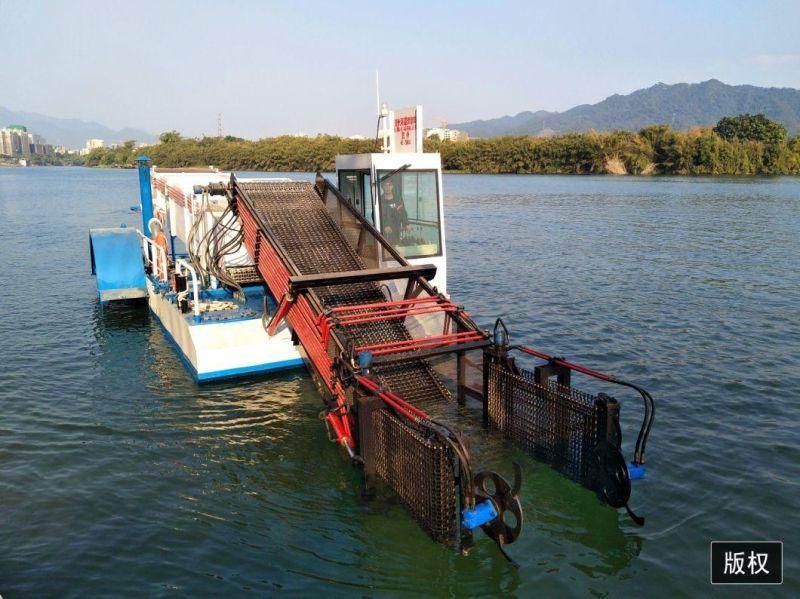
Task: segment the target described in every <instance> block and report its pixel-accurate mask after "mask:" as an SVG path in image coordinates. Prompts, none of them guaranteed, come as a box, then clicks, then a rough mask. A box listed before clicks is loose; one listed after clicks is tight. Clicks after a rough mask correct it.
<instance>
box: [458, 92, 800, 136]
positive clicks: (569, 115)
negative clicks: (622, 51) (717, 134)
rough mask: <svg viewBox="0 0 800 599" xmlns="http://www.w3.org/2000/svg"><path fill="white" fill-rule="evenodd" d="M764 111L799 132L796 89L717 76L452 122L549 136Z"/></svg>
mask: <svg viewBox="0 0 800 599" xmlns="http://www.w3.org/2000/svg"><path fill="white" fill-rule="evenodd" d="M744 112H749V113H751V114H758V113H764V114H765V115H766V116H767V117H769V118H771V119H774V120H776V121H779V122H781V123H783V124H784V125H785V126H786V128H787V129H788V130H789V134H790V135H797V134H800V90H796V89H791V88H778V87H756V86H754V85H726V84H725V83H722V82H721V81H717V80H716V79H710V80H708V81H704V82H702V83H678V84H675V85H666V84H664V83H657V84H656V85H654V86H652V87H648V88H647V89H640V90H638V91H635V92H633V93H631V94H628V95H627V96H621V95H618V94H615V95H613V96H610V97H608V98H606V99H605V100H603V101H602V102H598V103H597V104H582V105H580V106H576V107H575V108H571V109H569V110H567V111H565V112H547V111H545V110H540V111H538V112H520V113H519V114H518V115H516V116H504V117H500V118H496V119H489V120H485V121H470V122H468V123H451V124H448V127H449V128H451V129H459V130H461V131H466V132H467V133H468V134H469V135H470V136H471V137H496V136H498V135H552V134H554V133H555V134H558V133H569V132H572V131H586V130H588V129H595V130H597V131H612V130H615V129H624V130H629V131H636V130H639V129H641V128H642V127H646V126H647V125H653V124H659V123H666V124H668V125H672V127H673V128H675V129H688V128H690V127H694V126H698V125H699V126H706V125H715V124H716V123H717V121H718V120H719V119H720V118H722V117H723V116H729V115H736V114H741V113H744Z"/></svg>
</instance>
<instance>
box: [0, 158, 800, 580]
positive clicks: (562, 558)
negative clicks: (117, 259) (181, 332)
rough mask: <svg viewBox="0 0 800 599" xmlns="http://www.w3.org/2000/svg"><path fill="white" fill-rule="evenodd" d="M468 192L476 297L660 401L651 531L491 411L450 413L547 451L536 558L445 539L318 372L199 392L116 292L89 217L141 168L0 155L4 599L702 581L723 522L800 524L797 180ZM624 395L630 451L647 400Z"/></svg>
mask: <svg viewBox="0 0 800 599" xmlns="http://www.w3.org/2000/svg"><path fill="white" fill-rule="evenodd" d="M302 176H303V177H308V179H309V180H313V176H312V175H302ZM444 185H445V192H446V194H447V198H446V214H447V223H446V224H447V239H448V244H449V245H448V253H449V277H448V279H449V281H450V292H451V293H452V294H453V296H454V298H455V299H456V300H457V301H458V302H460V303H463V304H465V305H466V306H467V308H468V309H469V311H470V313H471V315H472V316H473V317H474V318H475V319H476V320H477V321H478V322H479V323H481V324H482V325H483V326H487V327H488V326H491V324H492V323H493V321H494V318H496V317H497V316H503V317H504V319H505V320H506V323H507V324H508V325H509V327H510V329H511V331H512V336H513V337H512V342H514V343H526V344H530V345H534V346H539V347H542V348H544V349H549V350H551V351H553V352H555V353H558V354H565V355H569V356H573V357H575V358H576V359H578V360H581V361H586V362H589V363H591V364H594V365H596V366H597V367H598V368H601V369H603V370H610V371H613V372H616V373H618V374H619V375H621V376H623V377H624V378H631V379H635V380H637V381H641V382H643V383H645V384H646V385H647V386H648V387H649V388H650V390H651V391H652V392H653V394H654V396H655V397H656V400H657V401H658V402H659V408H660V409H659V413H658V416H657V419H656V424H655V428H654V432H653V436H652V438H651V444H650V447H649V453H650V455H649V460H648V467H649V470H648V478H647V479H645V480H644V481H640V482H638V483H635V485H634V490H633V498H632V505H633V507H634V509H635V510H636V511H637V512H640V513H642V514H643V515H645V516H646V517H647V525H646V526H645V527H644V528H643V529H639V528H636V527H635V526H634V525H633V524H632V523H631V522H630V521H629V519H628V518H627V516H626V515H625V514H624V513H618V512H616V511H614V510H611V509H610V508H608V507H606V506H603V505H602V504H601V503H600V502H599V501H598V500H597V498H596V497H595V496H594V495H593V494H592V493H591V492H589V491H587V490H585V489H583V488H582V487H580V486H579V485H577V484H575V483H573V482H571V481H569V480H567V479H566V478H564V477H563V476H561V475H559V474H558V473H556V472H555V471H553V470H551V469H549V468H547V467H546V466H543V465H541V464H539V463H537V462H535V461H533V460H532V459H530V458H529V457H528V456H527V455H525V454H524V453H523V452H521V451H520V450H518V449H516V448H515V447H513V446H512V445H510V444H508V443H506V442H505V441H503V440H502V439H499V438H498V437H497V436H496V435H491V434H487V433H486V432H485V431H484V430H483V429H482V428H481V426H480V424H479V421H480V408H479V407H478V406H477V405H475V404H474V403H469V404H468V405H467V406H466V407H463V408H458V409H457V410H456V412H455V414H454V415H453V416H452V418H453V421H454V422H455V423H456V424H457V425H458V426H460V427H462V428H463V429H465V430H466V431H467V432H468V434H469V436H470V439H471V451H472V453H473V455H474V456H475V459H476V462H477V464H476V465H477V466H478V467H480V468H491V469H493V470H497V471H498V472H500V473H501V474H505V475H507V476H510V475H511V473H512V471H511V463H512V462H513V461H517V462H519V463H520V464H521V465H522V467H523V490H522V497H523V505H524V509H525V517H526V522H525V530H524V533H523V535H522V537H521V538H520V540H519V541H518V543H516V544H514V545H512V546H511V547H509V553H511V554H512V555H513V557H514V558H515V559H516V560H517V561H518V562H520V564H521V568H520V570H514V569H513V568H511V567H509V565H508V564H507V562H506V561H505V560H504V558H503V557H502V556H501V555H500V554H499V552H498V551H497V550H496V548H495V547H494V546H493V544H492V543H491V542H488V541H486V540H485V539H482V538H481V535H478V537H477V544H476V546H475V547H474V548H473V550H472V551H471V552H470V555H468V556H457V555H454V554H453V553H452V552H450V551H449V550H448V549H446V548H444V547H441V546H439V545H436V544H434V543H432V542H430V541H429V540H428V538H427V537H426V536H425V534H424V533H422V531H421V530H420V529H419V527H418V526H417V525H416V524H415V523H414V522H413V520H412V519H411V518H410V517H409V516H408V515H407V514H406V512H405V510H404V509H403V508H402V506H400V505H399V504H398V503H397V501H396V500H394V499H393V498H391V497H388V498H387V497H385V496H379V497H377V498H376V499H375V500H372V501H365V500H364V498H363V497H362V493H361V477H360V474H359V472H358V469H357V468H354V467H353V466H351V465H350V464H349V463H348V462H347V460H346V459H344V457H343V455H342V454H341V451H340V450H339V449H338V448H336V447H335V446H334V445H332V444H331V443H330V442H329V441H328V439H327V436H326V433H325V429H324V426H322V425H321V424H320V422H319V420H318V418H317V415H318V413H319V411H320V409H321V407H322V405H321V402H320V399H319V396H318V395H317V393H316V391H315V389H314V387H313V384H312V383H311V381H310V379H309V378H308V377H307V376H306V375H305V374H304V373H303V372H302V371H297V372H292V373H286V374H283V375H280V376H277V377H262V378H255V379H248V380H244V381H228V382H220V383H214V384H209V385H203V386H198V385H196V384H195V383H194V381H193V380H192V377H191V375H190V374H189V372H188V371H187V370H186V368H185V367H184V365H183V364H182V362H181V358H180V357H179V356H178V355H177V353H176V351H175V349H174V347H173V346H172V345H171V343H170V342H169V341H168V339H167V338H166V336H165V333H164V331H163V330H162V329H161V328H160V326H159V325H158V324H157V323H156V321H155V320H154V319H153V318H152V317H151V316H150V314H149V313H148V311H147V309H146V308H144V307H143V306H136V305H126V306H116V305H109V306H100V305H99V304H98V303H97V299H96V292H95V289H94V281H93V279H92V278H91V277H90V276H89V274H88V272H89V267H88V255H87V249H86V234H87V229H89V228H90V227H93V226H107V225H108V224H109V223H116V222H127V224H128V225H129V226H134V225H136V224H137V223H136V219H137V218H138V215H135V214H133V215H131V214H130V212H129V210H128V206H129V204H130V201H129V199H128V198H129V197H130V196H131V195H133V194H135V193H136V189H137V183H136V174H135V172H132V171H111V170H109V171H101V170H86V169H37V168H31V169H12V170H5V171H3V170H0V208H2V209H3V210H4V213H5V214H6V215H7V218H8V221H7V222H6V223H5V225H7V227H6V229H4V234H3V235H2V236H0V251H1V252H2V254H3V256H4V268H5V270H4V274H5V275H6V279H7V280H8V281H13V282H15V284H14V285H9V286H8V287H7V289H6V291H5V293H4V294H3V295H2V296H0V312H2V314H4V315H6V318H4V319H0V337H1V338H2V341H3V343H2V344H0V364H2V365H3V368H2V369H0V382H2V385H0V414H2V418H0V522H2V523H3V527H4V528H3V532H4V535H3V537H2V539H3V540H0V555H2V557H0V592H2V593H3V594H4V596H5V595H10V596H48V595H56V594H59V595H61V594H64V592H65V591H67V592H69V591H72V594H74V595H82V596H85V595H89V596H95V595H108V594H117V593H122V594H130V593H131V592H138V593H142V594H145V595H161V594H165V591H166V590H167V589H169V590H173V591H177V593H179V594H181V595H190V594H211V593H214V594H236V595H239V594H243V593H244V592H255V593H257V594H259V595H266V594H272V593H274V592H275V591H278V590H282V591H288V592H289V593H291V594H311V593H318V592H319V590H320V588H321V587H322V585H323V584H324V585H325V591H326V593H329V594H333V595H342V596H345V595H346V596H352V595H353V594H358V595H367V596H376V595H378V596H380V595H391V596H397V595H418V594H421V593H424V594H435V595H476V596H487V595H498V594H501V593H503V594H505V593H508V594H511V595H530V594H533V593H535V592H537V591H538V592H540V593H541V594H543V595H546V596H551V595H559V596H561V595H563V596H569V595H585V594H587V591H588V592H589V593H592V594H596V595H608V594H614V595H619V594H630V595H641V594H643V593H644V592H647V593H654V594H659V595H688V594H690V593H693V591H696V590H697V589H705V588H706V586H705V585H706V584H707V580H708V573H707V571H706V568H707V561H708V554H707V551H708V542H709V541H710V540H711V539H718V538H778V539H781V538H783V539H785V540H788V539H792V538H795V537H798V536H800V530H798V524H797V519H796V518H794V513H795V511H796V509H795V508H796V506H795V505H794V503H793V502H794V498H795V497H796V496H797V493H796V491H797V488H796V487H797V484H796V481H797V480H799V479H800V466H798V463H800V461H799V460H798V452H797V449H796V448H797V438H798V437H799V436H800V430H798V427H799V426H800V424H798V423H800V414H799V413H798V410H800V406H799V405H798V404H797V402H794V401H792V398H793V397H794V390H796V389H797V388H798V386H800V372H798V370H797V368H796V360H795V359H794V358H795V357H796V353H797V352H796V349H797V345H798V342H799V340H800V324H799V323H798V320H797V318H796V314H797V310H798V307H800V292H798V290H800V271H798V269H797V261H796V256H797V254H798V251H800V246H798V238H797V235H796V232H797V230H798V229H800V222H798V221H799V220H800V216H799V215H798V211H797V197H798V195H800V185H799V184H798V183H797V182H795V181H794V180H789V179H769V180H735V181H727V180H707V179H644V180H637V179H635V178H626V179H603V178H569V177H481V176H475V177H473V176H453V177H447V178H446V179H445V182H444ZM113 198H117V200H114V199H113ZM54 201H57V202H58V203H59V211H58V214H59V217H58V218H54V217H53V214H54V211H53V208H52V207H53V202H54ZM20 206H24V209H21V208H20ZM30 231H36V232H37V236H38V237H37V239H39V240H41V242H42V243H41V245H33V246H31V244H30V243H28V240H29V233H30ZM37 252H38V254H37ZM31 260H32V261H33V263H35V264H38V265H41V266H40V271H41V272H39V271H36V272H35V273H33V271H30V269H29V267H28V266H26V265H29V264H30V263H31ZM18 282H19V283H20V284H16V283H18ZM21 282H25V284H24V285H23V284H21ZM754 363H757V364H758V368H757V372H754V371H753V370H752V368H751V366H752V364H754ZM699 364H704V365H712V366H711V368H712V371H713V372H712V374H709V371H708V369H706V368H705V367H699V366H698V365H699ZM590 390H594V389H590ZM606 391H608V390H607V389H606ZM612 392H613V391H612ZM618 397H619V398H620V399H621V400H622V401H623V410H622V417H623V424H625V431H626V435H627V438H626V442H627V444H628V445H629V444H630V442H631V440H632V439H631V437H634V436H635V432H636V429H637V426H638V419H639V418H640V416H641V412H640V410H641V407H640V405H639V403H638V399H636V398H635V397H631V396H627V395H624V394H622V393H620V394H619V395H618ZM765 400H768V401H765ZM787 547H788V544H787ZM786 557H787V570H786V572H787V577H786V578H787V583H786V585H785V587H787V590H791V589H794V590H795V591H796V590H797V584H796V582H795V581H796V579H797V578H796V576H795V577H793V576H790V572H793V571H796V568H797V565H798V564H797V560H796V559H795V558H794V557H793V556H792V555H790V552H788V551H787V556H786ZM795 594H796V593H795Z"/></svg>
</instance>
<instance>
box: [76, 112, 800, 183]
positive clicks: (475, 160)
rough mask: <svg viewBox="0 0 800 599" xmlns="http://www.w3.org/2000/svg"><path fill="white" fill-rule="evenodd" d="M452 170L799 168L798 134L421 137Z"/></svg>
mask: <svg viewBox="0 0 800 599" xmlns="http://www.w3.org/2000/svg"><path fill="white" fill-rule="evenodd" d="M376 151H378V142H377V141H376V140H369V139H368V140H358V139H347V138H342V137H336V136H331V135H319V136H317V137H294V136H281V137H271V138H265V139H260V140H258V141H249V140H245V139H241V138H237V137H232V136H226V137H203V138H200V139H187V138H183V137H182V136H181V135H180V134H179V133H178V132H176V131H169V132H166V133H163V134H162V135H161V137H160V143H158V144H154V145H151V146H146V147H142V148H138V149H137V148H135V146H134V144H133V142H126V143H125V144H123V145H121V146H118V147H116V148H96V149H94V150H92V151H91V152H90V153H89V154H88V155H86V156H83V157H81V158H80V159H73V163H78V164H84V165H85V166H107V167H129V166H132V165H133V163H134V160H135V157H136V156H137V155H139V154H146V155H148V156H149V157H150V158H151V159H152V162H153V164H155V165H157V166H161V167H165V168H175V167H193V166H194V167H197V166H203V167H205V166H209V165H212V166H215V167H217V168H220V169H224V170H238V171H242V170H252V171H316V170H322V171H331V170H333V169H334V160H335V156H336V154H354V153H365V152H376ZM425 151H426V152H439V153H441V156H442V166H443V168H444V169H445V170H446V171H454V172H464V173H541V174H633V175H658V174H663V175H798V174H800V136H796V137H794V138H792V139H789V138H788V136H787V134H786V129H785V128H784V127H783V125H781V124H780V123H776V122H774V121H771V120H769V119H767V118H766V117H764V115H749V114H744V115H738V116H735V117H725V118H723V119H721V120H720V121H719V122H718V123H717V126H715V127H696V128H693V129H690V130H687V131H676V130H674V129H672V128H671V127H669V126H668V125H653V126H650V127H646V128H644V129H642V130H640V131H637V132H632V131H612V132H609V133H598V132H594V131H589V132H587V133H568V134H564V135H555V136H552V137H533V136H509V137H496V138H491V139H471V140H468V141H461V142H451V141H441V140H439V139H438V138H435V137H434V138H430V139H426V140H425Z"/></svg>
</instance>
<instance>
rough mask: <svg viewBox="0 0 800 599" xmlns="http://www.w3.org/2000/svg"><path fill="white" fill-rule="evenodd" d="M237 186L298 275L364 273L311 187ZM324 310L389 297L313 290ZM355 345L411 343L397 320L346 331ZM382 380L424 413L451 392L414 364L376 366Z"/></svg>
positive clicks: (353, 288) (353, 287) (344, 288)
mask: <svg viewBox="0 0 800 599" xmlns="http://www.w3.org/2000/svg"><path fill="white" fill-rule="evenodd" d="M239 187H240V188H241V189H242V191H244V192H245V193H246V194H247V197H248V199H249V200H250V204H251V207H252V209H253V211H254V212H256V213H257V214H258V216H259V217H260V218H261V219H263V221H264V222H265V223H266V224H267V225H268V226H269V227H270V229H271V230H272V233H273V234H274V235H275V237H276V238H277V239H278V241H280V243H281V245H282V246H283V247H284V249H285V250H286V253H287V254H288V256H289V258H290V259H291V260H292V261H293V262H294V264H295V266H296V267H297V269H298V270H299V271H300V274H304V275H310V274H320V273H332V272H342V271H349V270H363V269H364V268H365V266H364V263H363V262H362V260H361V259H360V258H359V256H358V254H357V253H356V251H355V249H354V248H353V246H352V245H350V243H349V242H348V241H347V239H346V238H345V236H344V234H343V233H342V231H341V229H340V228H339V226H338V225H337V224H336V223H335V222H334V220H333V219H332V218H331V216H330V215H329V214H328V211H327V209H326V208H325V205H324V204H323V203H322V200H320V197H319V196H318V195H317V193H316V191H315V190H314V187H313V186H312V185H311V183H304V182H276V181H269V182H267V181H265V182H246V183H244V182H243V183H240V184H239ZM315 293H316V294H317V297H318V298H319V299H320V301H321V302H322V303H323V305H324V306H325V307H326V308H333V307H336V306H346V305H358V304H366V303H372V302H383V301H386V300H387V299H388V298H387V297H386V296H385V295H384V293H383V292H382V291H381V289H380V288H379V286H378V284H376V283H357V284H347V285H336V286H328V287H320V288H318V289H316V290H315ZM347 335H348V336H349V337H351V338H353V340H354V341H355V342H356V344H357V345H372V344H377V343H387V342H392V341H403V340H406V339H410V338H411V335H410V334H409V332H408V330H407V329H406V327H405V326H404V325H403V324H402V323H400V322H397V321H384V322H370V323H365V324H362V325H357V326H352V327H348V331H347ZM374 372H375V374H377V375H378V376H379V377H380V378H381V379H382V382H383V383H384V384H385V385H386V387H387V388H389V389H390V390H391V391H393V392H395V393H397V394H398V395H399V396H400V397H402V398H403V399H405V400H406V401H408V402H410V403H413V404H416V405H418V406H419V407H421V408H423V409H425V407H426V405H425V404H429V403H433V404H435V403H439V402H441V401H443V400H448V399H450V393H449V391H448V390H447V388H446V387H445V385H444V383H443V382H442V380H441V379H440V378H439V376H438V375H437V374H436V373H435V372H434V371H433V369H432V368H431V366H430V365H429V364H428V363H427V362H425V361H423V360H417V361H411V362H405V363H402V364H397V365H386V366H383V367H381V368H375V370H374Z"/></svg>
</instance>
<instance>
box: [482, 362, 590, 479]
mask: <svg viewBox="0 0 800 599" xmlns="http://www.w3.org/2000/svg"><path fill="white" fill-rule="evenodd" d="M488 402H489V425H490V426H491V427H492V428H495V429H497V430H500V431H502V432H503V433H504V434H505V435H506V436H507V437H509V438H511V439H513V440H514V441H516V442H517V443H519V444H520V445H521V446H522V447H523V448H524V449H525V450H526V451H527V452H528V453H530V454H531V455H532V456H533V457H535V458H537V459H540V460H542V461H544V462H547V463H548V464H550V465H552V466H553V467H554V468H555V469H557V470H558V471H560V472H562V473H563V474H565V475H567V476H568V477H570V478H571V479H573V480H575V481H577V482H580V483H582V484H584V485H586V486H591V483H592V475H593V466H594V463H595V461H596V458H595V454H594V449H595V447H596V446H597V443H598V441H599V438H598V424H599V422H598V420H599V419H600V410H601V409H603V410H604V409H605V408H604V407H602V408H601V407H600V406H598V405H597V398H596V397H595V396H593V395H589V394H588V393H583V392H581V391H578V390H577V389H573V388H571V387H564V386H562V385H558V384H556V383H554V382H547V383H545V384H538V383H536V382H534V378H533V373H532V372H529V371H526V370H521V369H520V371H519V374H515V373H514V372H512V371H510V370H508V369H506V368H505V367H502V366H499V365H497V364H491V365H490V366H489V394H488Z"/></svg>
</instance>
